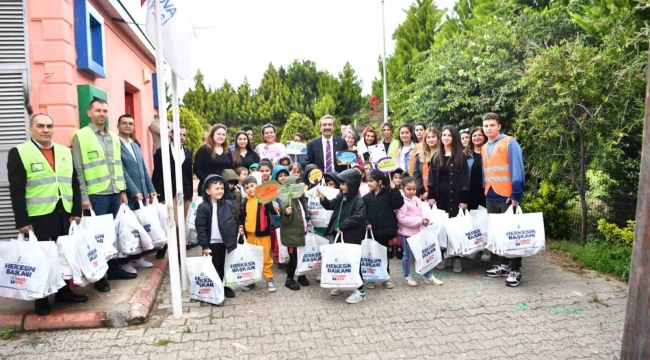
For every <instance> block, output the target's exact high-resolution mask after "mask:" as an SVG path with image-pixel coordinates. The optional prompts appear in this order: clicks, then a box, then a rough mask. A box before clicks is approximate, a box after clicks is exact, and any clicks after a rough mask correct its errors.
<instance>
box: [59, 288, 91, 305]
mask: <svg viewBox="0 0 650 360" xmlns="http://www.w3.org/2000/svg"><path fill="white" fill-rule="evenodd" d="M54 301H56V302H57V303H71V304H83V303H85V302H86V301H88V296H86V295H78V294H75V293H74V292H73V291H72V289H70V286H68V285H67V284H66V286H64V287H62V288H61V289H59V291H58V292H57V293H56V294H55V295H54Z"/></svg>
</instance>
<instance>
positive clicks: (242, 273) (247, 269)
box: [230, 257, 255, 280]
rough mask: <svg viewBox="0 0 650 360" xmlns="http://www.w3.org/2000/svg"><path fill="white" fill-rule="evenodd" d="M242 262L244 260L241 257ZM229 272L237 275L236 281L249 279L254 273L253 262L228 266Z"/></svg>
mask: <svg viewBox="0 0 650 360" xmlns="http://www.w3.org/2000/svg"><path fill="white" fill-rule="evenodd" d="M242 260H244V258H243V257H242ZM230 270H231V271H232V272H233V273H236V274H237V279H243V280H245V279H251V278H252V277H253V272H254V271H255V261H247V262H243V263H236V264H230Z"/></svg>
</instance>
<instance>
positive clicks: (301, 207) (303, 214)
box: [280, 176, 312, 290]
mask: <svg viewBox="0 0 650 360" xmlns="http://www.w3.org/2000/svg"><path fill="white" fill-rule="evenodd" d="M300 183H302V180H301V179H300V178H299V177H296V176H289V177H287V178H286V179H285V184H300ZM280 213H281V214H282V215H280V221H281V222H282V226H281V227H280V241H281V242H282V245H284V246H286V247H288V248H289V264H288V265H287V280H286V282H285V283H284V286H286V287H287V288H289V289H291V290H300V285H302V286H309V281H308V280H307V277H306V276H304V275H300V276H298V282H296V280H294V276H295V274H296V266H298V251H297V247H299V246H305V235H306V234H307V228H308V227H309V226H311V225H312V224H311V220H309V211H307V198H306V197H305V195H304V194H303V195H301V196H300V197H299V198H294V199H288V200H284V201H282V204H281V211H280Z"/></svg>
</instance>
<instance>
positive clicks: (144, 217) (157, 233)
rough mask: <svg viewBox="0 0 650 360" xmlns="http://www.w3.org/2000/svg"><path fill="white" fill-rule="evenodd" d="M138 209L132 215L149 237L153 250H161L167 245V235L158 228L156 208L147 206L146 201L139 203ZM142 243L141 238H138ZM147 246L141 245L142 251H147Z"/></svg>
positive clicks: (161, 228)
mask: <svg viewBox="0 0 650 360" xmlns="http://www.w3.org/2000/svg"><path fill="white" fill-rule="evenodd" d="M139 205H140V209H138V210H136V211H134V212H133V213H134V214H135V216H136V217H137V218H138V221H139V222H140V225H142V227H143V228H144V230H145V231H146V232H147V234H148V235H149V238H150V239H151V243H152V245H153V248H162V247H163V246H165V244H166V243H167V235H166V234H165V230H164V229H163V227H162V226H160V217H159V216H158V209H157V207H156V206H154V205H153V204H152V205H147V204H146V200H143V201H140V202H139ZM140 241H142V238H140ZM148 247H149V244H142V249H143V250H145V251H146V250H150V249H148Z"/></svg>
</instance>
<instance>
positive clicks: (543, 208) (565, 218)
mask: <svg viewBox="0 0 650 360" xmlns="http://www.w3.org/2000/svg"><path fill="white" fill-rule="evenodd" d="M571 198H572V194H571V192H570V191H569V190H567V189H565V188H562V187H560V186H556V185H553V184H552V183H550V182H547V181H542V182H541V184H540V186H539V189H538V190H537V193H536V194H532V193H526V194H525V195H524V199H523V201H522V203H521V207H522V210H523V211H524V212H531V213H532V212H541V213H543V214H544V227H545V231H546V235H548V236H551V237H553V238H567V237H568V236H567V235H568V234H569V233H570V230H571V211H570V206H569V201H570V199H571Z"/></svg>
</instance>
